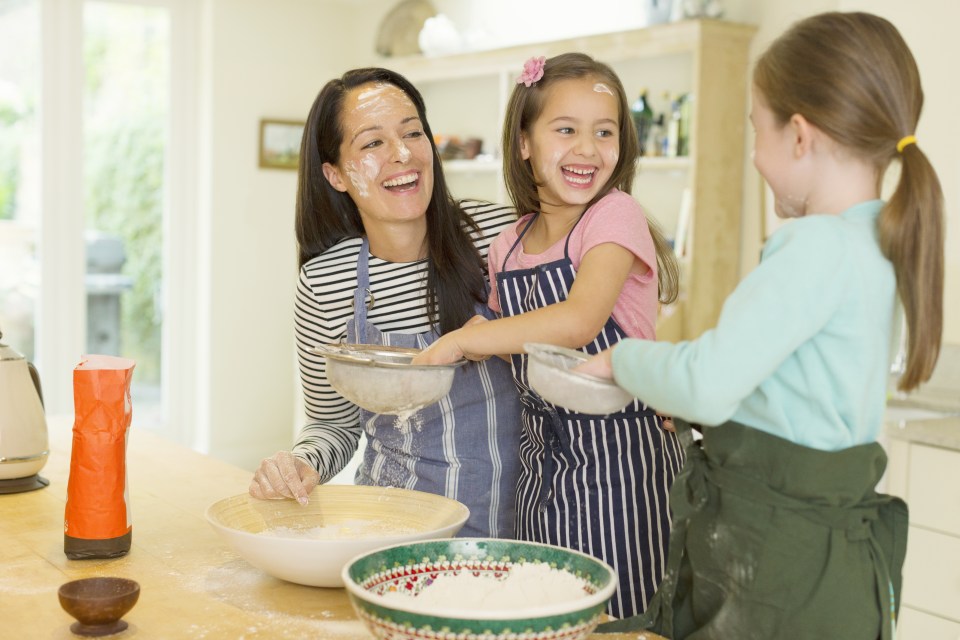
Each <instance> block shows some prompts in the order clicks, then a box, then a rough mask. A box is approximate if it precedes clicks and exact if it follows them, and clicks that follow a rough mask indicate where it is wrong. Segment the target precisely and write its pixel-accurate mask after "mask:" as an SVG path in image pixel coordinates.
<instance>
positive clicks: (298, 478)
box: [249, 451, 320, 505]
mask: <svg viewBox="0 0 960 640" xmlns="http://www.w3.org/2000/svg"><path fill="white" fill-rule="evenodd" d="M319 482H320V474H319V473H317V470H316V469H314V468H313V467H312V466H310V465H309V464H307V463H306V462H304V461H303V460H301V459H300V458H298V457H296V456H295V455H293V453H291V452H290V451H280V452H277V453H275V454H273V455H272V456H270V457H269V458H264V459H263V460H262V461H261V462H260V466H259V467H258V468H257V471H256V473H254V474H253V481H252V482H251V483H250V489H249V491H250V495H251V496H253V497H254V498H258V499H260V500H280V499H283V498H292V499H294V500H296V501H297V502H299V503H300V504H302V505H305V504H307V500H308V496H309V495H310V492H311V491H313V488H314V487H316V486H317V483H319Z"/></svg>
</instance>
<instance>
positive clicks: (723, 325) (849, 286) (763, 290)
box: [613, 103, 896, 451]
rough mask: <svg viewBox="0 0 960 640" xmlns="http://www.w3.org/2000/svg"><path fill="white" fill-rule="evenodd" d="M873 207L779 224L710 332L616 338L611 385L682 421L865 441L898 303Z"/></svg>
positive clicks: (877, 204) (811, 439) (831, 441)
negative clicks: (691, 336)
mask: <svg viewBox="0 0 960 640" xmlns="http://www.w3.org/2000/svg"><path fill="white" fill-rule="evenodd" d="M755 104H756V103H755ZM754 115H755V116H757V109H756V108H754ZM882 209H883V202H882V201H880V200H869V201H866V202H862V203H859V204H856V205H854V206H852V207H850V208H848V209H846V210H845V211H843V212H842V213H839V215H810V216H806V217H803V218H800V219H798V220H795V221H793V222H791V223H790V224H787V225H786V226H784V227H783V228H781V229H780V230H779V231H778V232H777V233H775V234H774V235H773V236H772V237H771V238H770V240H769V242H767V245H766V247H764V250H763V258H762V260H761V264H760V266H759V267H758V268H757V269H755V270H754V271H753V272H752V273H751V274H750V275H748V276H747V277H746V278H745V279H744V281H743V282H742V283H741V284H740V286H739V287H737V289H736V290H735V291H734V292H733V294H731V296H730V297H729V298H728V299H727V301H726V303H725V304H724V307H723V312H722V313H721V315H720V320H719V322H718V323H717V326H716V328H715V329H713V330H711V331H708V332H706V333H705V334H704V335H703V336H701V337H700V339H698V340H694V341H691V342H684V343H681V344H678V345H673V344H670V343H666V342H651V341H641V340H627V341H625V342H623V343H622V344H621V345H618V346H617V347H616V349H615V350H614V351H613V370H614V372H615V374H616V379H617V382H618V383H619V384H620V385H622V386H623V387H625V388H627V389H629V390H630V391H632V392H634V393H636V394H637V395H638V396H639V397H640V398H642V399H643V401H644V402H646V403H648V404H650V405H651V406H654V407H656V408H657V410H658V411H661V412H663V413H667V414H671V415H675V416H679V417H682V418H685V419H687V420H689V421H691V422H696V423H700V424H704V425H718V424H722V423H724V422H726V421H728V420H734V421H736V422H739V423H742V424H744V425H747V426H750V427H753V428H755V429H760V430H762V431H766V432H767V433H771V434H773V435H776V436H779V437H781V438H784V439H786V440H790V441H792V442H795V443H797V444H802V445H805V446H808V447H813V448H815V449H824V450H828V451H834V450H837V449H845V448H847V447H851V446H853V445H857V444H864V443H867V442H873V441H874V440H876V438H877V434H878V433H879V430H880V425H881V423H882V418H883V410H884V400H885V392H886V383H887V370H888V368H889V363H890V358H891V354H890V344H891V338H890V336H891V331H892V327H893V320H894V314H895V298H896V278H895V276H894V270H893V265H892V264H891V263H890V261H889V260H887V258H886V257H885V256H884V255H883V253H882V252H881V250H880V246H879V244H878V243H877V218H878V216H879V215H880V212H881V210H882ZM693 302H694V304H695V303H696V301H693Z"/></svg>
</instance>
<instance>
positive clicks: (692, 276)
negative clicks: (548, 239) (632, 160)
mask: <svg viewBox="0 0 960 640" xmlns="http://www.w3.org/2000/svg"><path fill="white" fill-rule="evenodd" d="M755 31H756V28H755V27H754V26H752V25H746V24H736V23H732V22H726V21H723V20H687V21H682V22H675V23H669V24H664V25H656V26H653V27H649V28H645V29H635V30H631V31H623V32H619V33H606V34H598V35H592V36H585V37H582V38H570V39H565V40H557V41H553V42H539V43H532V44H524V45H519V46H514V47H506V48H503V49H491V50H485V51H473V52H468V53H467V52H465V53H458V54H453V55H447V56H437V57H427V56H410V57H404V58H391V59H389V60H384V62H383V64H384V66H387V67H389V68H391V69H393V70H395V71H398V72H399V73H401V74H403V75H404V76H406V77H407V78H408V79H409V80H410V81H412V82H413V83H414V84H415V85H417V87H418V88H419V89H420V90H421V91H422V92H423V93H424V98H425V100H426V102H427V104H429V105H430V109H431V113H430V120H431V125H432V129H433V130H434V131H438V132H443V133H445V134H447V135H455V136H460V137H462V138H466V137H476V138H480V139H481V140H483V141H484V150H485V151H486V153H488V154H492V155H495V154H497V153H498V149H497V145H498V143H499V140H500V136H501V133H502V131H501V129H502V123H503V120H504V115H505V110H506V105H507V102H508V100H509V96H510V94H511V92H512V91H513V88H514V86H515V85H516V81H515V79H516V77H517V74H518V73H519V72H520V69H521V68H522V66H523V61H524V60H526V59H527V58H529V57H530V56H533V55H537V56H541V55H542V56H547V57H551V56H554V55H557V54H559V53H564V52H568V51H582V52H584V53H587V54H589V55H592V56H593V57H595V58H596V59H598V60H602V61H604V62H606V63H608V64H610V65H611V66H613V67H614V70H615V71H616V72H617V74H618V75H619V76H620V77H621V79H622V80H623V82H624V84H625V86H626V87H627V88H628V93H629V95H631V96H632V95H634V92H635V91H636V90H637V89H638V88H640V87H656V88H657V90H658V91H661V94H657V95H661V96H662V93H669V94H671V95H679V94H689V95H691V96H693V103H692V108H691V122H690V130H689V136H690V147H689V151H690V155H689V156H684V157H660V156H657V157H643V158H641V159H640V161H639V162H638V164H637V172H636V176H635V177H636V181H635V182H634V185H633V190H632V193H633V195H634V197H635V198H636V199H637V200H638V201H639V202H640V203H641V205H642V206H643V207H644V209H645V210H646V211H648V212H649V214H650V216H651V218H653V219H656V220H657V221H658V222H659V223H660V225H661V227H662V228H663V230H664V232H665V234H666V235H668V236H670V235H674V234H675V233H676V227H678V226H679V211H680V210H681V209H682V208H683V207H682V206H681V204H682V203H681V200H682V199H683V198H684V197H687V198H688V201H689V206H688V210H689V214H688V215H687V219H688V222H685V223H684V224H685V225H688V229H689V231H688V238H689V239H688V241H687V243H686V245H687V246H686V248H687V249H688V254H687V255H686V256H685V262H686V263H685V264H684V275H683V277H682V278H681V294H682V295H683V296H685V300H684V302H683V303H682V304H678V305H677V307H676V309H675V310H674V313H673V314H672V315H671V316H670V317H669V319H668V320H667V319H664V322H663V324H664V325H665V326H664V327H663V329H664V332H665V333H666V334H669V335H670V337H671V338H672V339H689V338H695V337H696V336H698V335H700V334H701V333H702V332H703V331H705V330H706V329H709V328H710V327H712V326H714V325H715V323H716V320H717V317H718V316H719V313H720V308H721V307H722V305H723V301H724V300H725V299H726V297H727V295H728V294H729V293H730V292H731V291H732V290H733V289H734V287H735V286H736V284H737V282H738V281H739V269H740V258H739V255H738V249H737V247H738V241H739V235H738V234H739V229H740V215H741V209H742V185H743V169H744V132H745V128H746V127H745V125H746V120H747V118H746V112H747V106H746V97H747V94H748V69H749V50H750V40H751V38H752V36H753V34H754V32H755ZM654 99H655V95H654ZM654 101H655V100H654ZM661 102H663V100H662V99H661ZM665 106H666V105H662V106H661V107H658V108H659V109H660V110H662V107H665ZM492 155H491V156H487V159H484V160H480V161H478V160H448V161H446V162H444V163H443V166H444V169H445V172H446V173H447V174H449V176H450V178H451V179H455V182H456V185H455V186H454V187H452V190H453V192H454V194H455V195H456V196H458V197H476V198H481V199H490V200H491V201H494V202H506V200H507V193H506V187H505V185H504V182H503V167H502V163H501V162H500V159H499V158H497V159H492ZM687 193H688V194H689V195H688V196H684V194H687ZM666 325H669V327H667V326H666ZM668 329H669V330H668ZM659 331H660V330H659V329H658V334H659Z"/></svg>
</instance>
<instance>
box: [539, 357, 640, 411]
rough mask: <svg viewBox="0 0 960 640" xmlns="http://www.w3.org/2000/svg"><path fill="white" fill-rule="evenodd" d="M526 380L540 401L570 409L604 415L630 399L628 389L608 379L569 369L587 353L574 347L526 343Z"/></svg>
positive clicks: (626, 403) (631, 398) (631, 399)
mask: <svg viewBox="0 0 960 640" xmlns="http://www.w3.org/2000/svg"><path fill="white" fill-rule="evenodd" d="M523 350H524V351H526V352H527V355H528V356H529V357H528V358H527V379H528V381H529V382H530V386H531V387H532V388H533V390H534V391H536V392H537V393H539V394H540V397H542V398H543V399H544V400H546V401H548V402H552V403H553V404H555V405H558V406H561V407H566V408H567V409H570V410H572V411H579V412H580V413H589V414H594V415H601V416H602V415H607V414H609V413H614V412H615V411H619V410H621V409H623V408H624V407H625V406H627V405H628V404H630V403H631V402H632V401H633V396H632V395H630V393H629V392H628V391H625V390H624V389H622V388H621V387H619V386H617V383H615V382H613V381H611V380H604V379H603V378H598V377H596V376H591V375H587V374H585V373H578V372H576V371H571V369H572V368H573V367H575V366H577V365H578V364H581V363H583V362H585V361H586V360H587V359H588V358H590V356H589V355H587V354H586V353H583V352H582V351H577V350H576V349H567V348H565V347H558V346H555V345H549V344H538V343H534V342H528V343H526V344H524V345H523Z"/></svg>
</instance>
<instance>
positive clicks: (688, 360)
mask: <svg viewBox="0 0 960 640" xmlns="http://www.w3.org/2000/svg"><path fill="white" fill-rule="evenodd" d="M843 224H844V223H843V221H842V220H839V219H836V218H834V217H833V216H827V215H814V216H808V217H806V218H801V219H799V220H796V221H794V222H791V223H790V224H789V225H787V226H785V227H784V228H783V229H781V230H779V231H778V232H777V233H776V234H774V235H773V236H772V237H771V238H770V239H769V240H768V241H767V246H766V247H765V248H764V252H763V259H762V260H761V262H760V264H759V265H758V266H757V267H756V268H755V269H754V270H753V271H752V272H751V273H750V274H749V275H748V276H747V277H746V278H744V280H743V281H742V282H741V283H740V284H739V285H738V286H737V288H736V289H735V290H734V292H733V293H732V294H731V295H730V296H729V297H728V298H727V300H726V302H725V303H724V305H723V310H722V311H721V314H720V318H719V320H718V322H717V326H716V327H715V328H713V329H710V330H708V331H706V332H705V333H704V334H703V335H701V336H700V337H699V338H697V339H696V340H692V341H685V342H680V343H677V344H671V343H667V342H653V341H647V340H632V339H628V340H622V341H621V342H619V343H618V344H617V345H615V346H614V347H613V348H612V349H610V351H609V352H608V353H604V354H601V355H598V356H597V358H596V360H597V361H596V362H594V361H589V362H588V363H587V365H584V367H583V368H582V369H580V370H581V371H583V372H591V373H602V368H603V367H604V363H605V362H607V363H610V362H612V368H613V372H614V374H615V378H616V381H617V383H618V384H619V385H620V386H621V387H623V388H624V389H627V390H628V391H630V392H631V393H633V394H635V395H636V396H637V397H639V398H640V399H641V400H643V401H644V402H645V403H647V404H648V405H651V406H654V407H656V408H657V409H658V410H660V411H664V412H667V413H670V414H672V415H676V416H679V417H682V418H684V419H686V420H688V421H690V422H697V423H700V424H704V425H715V424H721V423H722V422H724V421H726V420H728V419H729V418H730V417H731V416H732V415H734V413H736V411H737V409H738V408H739V406H740V403H741V402H742V401H743V399H744V398H746V397H747V396H748V395H750V394H751V393H753V392H754V390H756V389H757V388H758V387H760V386H761V385H762V384H763V383H764V381H766V380H767V379H768V378H769V377H770V376H771V375H773V374H774V373H775V372H776V371H777V370H778V369H779V368H780V367H781V365H783V363H784V362H785V361H786V360H787V359H788V358H790V357H791V356H792V355H793V354H794V353H795V352H796V351H797V349H799V348H800V347H801V345H803V344H804V343H806V342H807V341H808V340H809V339H810V338H811V337H813V336H815V335H816V334H818V333H820V332H821V331H822V330H823V329H824V327H825V326H826V325H827V324H828V323H829V322H830V319H831V318H832V316H833V315H834V313H835V310H836V309H837V308H838V307H839V306H840V305H841V304H843V302H844V300H845V299H846V298H848V297H849V295H850V288H851V286H852V285H851V283H850V275H851V274H853V273H855V272H856V270H857V269H858V266H857V265H853V264H851V261H852V260H854V258H852V257H851V254H850V252H849V251H848V248H847V247H846V246H845V245H844V241H843V235H842V233H841V231H840V230H839V229H837V228H836V227H837V226H838V225H843ZM691 303H692V304H696V300H691ZM594 367H596V368H594Z"/></svg>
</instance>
